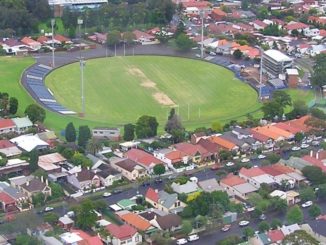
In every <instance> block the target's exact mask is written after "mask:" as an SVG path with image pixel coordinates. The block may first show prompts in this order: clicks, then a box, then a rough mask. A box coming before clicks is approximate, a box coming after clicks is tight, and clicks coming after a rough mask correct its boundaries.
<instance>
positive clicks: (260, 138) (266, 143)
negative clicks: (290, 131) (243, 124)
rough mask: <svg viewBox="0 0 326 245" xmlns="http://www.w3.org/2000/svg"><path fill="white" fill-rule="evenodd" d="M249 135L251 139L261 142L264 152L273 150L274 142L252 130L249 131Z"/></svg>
mask: <svg viewBox="0 0 326 245" xmlns="http://www.w3.org/2000/svg"><path fill="white" fill-rule="evenodd" d="M249 131H250V133H251V134H252V138H253V139H255V140H257V141H259V142H261V143H262V147H263V148H264V149H266V150H269V149H273V147H274V140H273V139H271V138H270V137H268V136H266V135H264V134H261V133H259V132H257V131H255V130H253V129H249Z"/></svg>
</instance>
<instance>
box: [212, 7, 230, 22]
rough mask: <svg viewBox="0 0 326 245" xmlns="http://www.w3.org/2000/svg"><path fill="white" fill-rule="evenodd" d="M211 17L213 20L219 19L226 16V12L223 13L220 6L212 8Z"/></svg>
mask: <svg viewBox="0 0 326 245" xmlns="http://www.w3.org/2000/svg"><path fill="white" fill-rule="evenodd" d="M211 17H212V19H213V20H215V21H221V20H224V19H225V18H226V17H227V13H225V12H224V11H223V10H221V9H220V8H213V10H212V12H211Z"/></svg>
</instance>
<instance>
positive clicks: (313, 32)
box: [303, 28, 320, 38]
mask: <svg viewBox="0 0 326 245" xmlns="http://www.w3.org/2000/svg"><path fill="white" fill-rule="evenodd" d="M303 35H305V36H306V37H310V38H311V37H317V36H319V35H320V31H319V29H317V28H312V29H309V28H306V29H304V30H303Z"/></svg>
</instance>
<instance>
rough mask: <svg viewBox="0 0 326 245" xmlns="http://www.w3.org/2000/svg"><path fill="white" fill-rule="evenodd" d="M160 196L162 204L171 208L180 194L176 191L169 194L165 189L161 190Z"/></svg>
mask: <svg viewBox="0 0 326 245" xmlns="http://www.w3.org/2000/svg"><path fill="white" fill-rule="evenodd" d="M158 196H159V202H160V204H161V205H162V206H164V207H166V208H171V207H172V206H173V205H174V203H175V202H176V201H177V200H178V195H177V194H176V193H173V194H169V193H167V192H165V191H159V192H158Z"/></svg>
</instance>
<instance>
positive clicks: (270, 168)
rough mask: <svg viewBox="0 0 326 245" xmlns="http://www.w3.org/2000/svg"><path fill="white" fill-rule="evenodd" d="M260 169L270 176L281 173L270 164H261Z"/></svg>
mask: <svg viewBox="0 0 326 245" xmlns="http://www.w3.org/2000/svg"><path fill="white" fill-rule="evenodd" d="M260 169H261V170H263V171H264V172H265V173H266V174H269V175H271V176H278V175H281V174H283V173H282V172H280V171H279V170H277V169H275V168H273V166H272V165H270V166H262V167H260Z"/></svg>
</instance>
